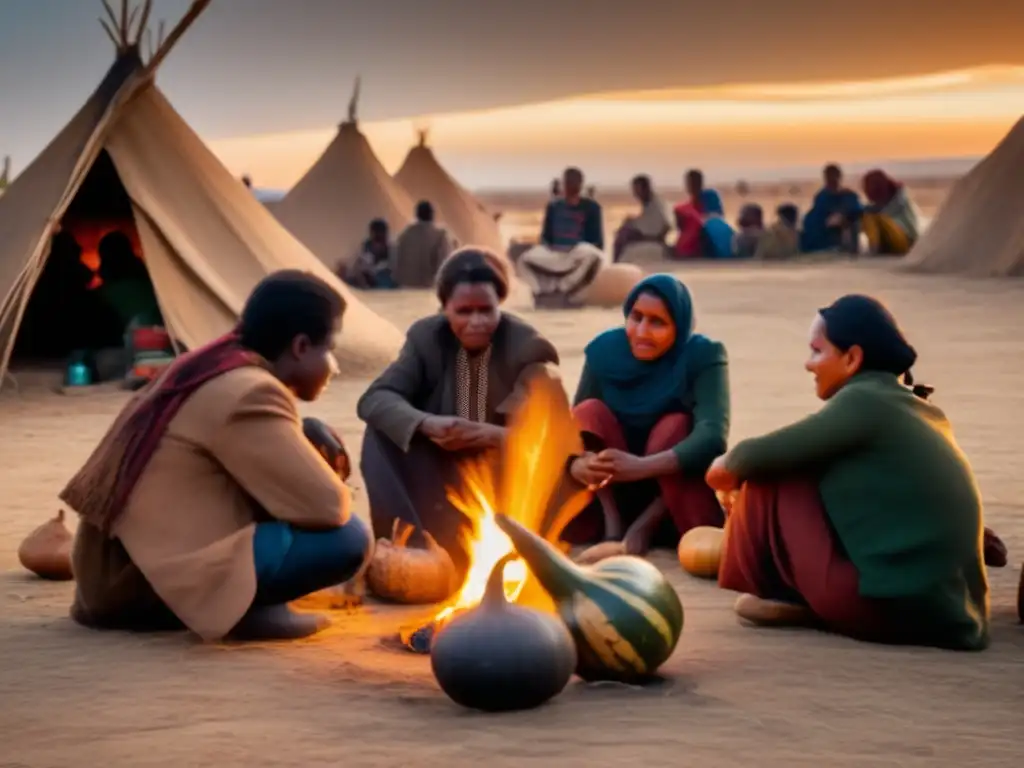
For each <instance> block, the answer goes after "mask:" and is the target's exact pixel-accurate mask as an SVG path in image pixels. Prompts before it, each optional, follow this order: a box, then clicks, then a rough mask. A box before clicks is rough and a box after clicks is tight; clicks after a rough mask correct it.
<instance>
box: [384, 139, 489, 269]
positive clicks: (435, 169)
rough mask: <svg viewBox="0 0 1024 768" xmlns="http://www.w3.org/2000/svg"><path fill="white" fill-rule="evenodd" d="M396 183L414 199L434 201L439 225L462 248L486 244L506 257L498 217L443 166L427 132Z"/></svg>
mask: <svg viewBox="0 0 1024 768" xmlns="http://www.w3.org/2000/svg"><path fill="white" fill-rule="evenodd" d="M395 180H396V181H398V182H399V183H400V184H401V185H402V187H403V188H404V189H405V190H406V191H408V192H409V194H410V195H411V196H412V198H413V199H414V200H416V201H419V200H428V201H430V203H431V204H432V205H433V206H434V211H435V212H436V213H437V219H438V223H440V224H442V225H444V226H445V227H447V229H448V231H450V232H451V233H452V234H453V235H454V236H455V238H456V239H457V240H458V241H459V245H482V246H485V247H487V248H490V249H491V250H493V251H494V252H495V253H498V254H500V255H504V253H505V246H504V244H503V243H502V241H501V231H500V230H499V229H498V222H497V221H495V219H494V215H493V214H492V213H491V212H490V211H488V210H487V208H486V207H485V206H484V204H483V203H481V202H480V201H479V200H477V199H476V198H475V197H474V196H473V195H472V193H471V192H469V190H467V189H466V188H465V187H463V186H462V185H461V184H459V182H457V181H456V180H455V179H453V178H452V177H451V175H450V174H449V173H448V172H447V171H446V170H445V169H444V167H442V165H441V163H439V162H438V160H437V156H436V155H434V152H433V150H432V149H431V148H430V147H429V146H428V145H427V134H426V131H421V132H420V137H419V143H418V144H417V145H416V146H415V147H413V148H412V149H410V150H409V154H408V155H406V157H405V162H403V163H402V167H401V168H399V169H398V173H396V174H395Z"/></svg>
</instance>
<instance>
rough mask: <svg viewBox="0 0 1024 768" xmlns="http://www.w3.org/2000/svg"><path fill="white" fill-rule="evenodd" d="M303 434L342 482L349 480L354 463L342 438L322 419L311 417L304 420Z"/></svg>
mask: <svg viewBox="0 0 1024 768" xmlns="http://www.w3.org/2000/svg"><path fill="white" fill-rule="evenodd" d="M302 432H303V434H304V435H305V436H306V439H307V440H309V442H310V443H312V445H313V447H314V448H316V450H317V453H319V454H320V456H321V457H322V458H323V460H324V461H326V462H327V465H328V466H329V467H330V468H331V469H333V470H334V471H335V472H337V473H338V477H340V478H341V480H342V482H344V481H345V480H348V478H349V476H350V475H351V474H352V462H351V460H350V459H349V456H348V451H347V450H345V443H344V441H343V440H342V439H341V436H340V435H339V434H338V433H337V432H335V431H334V429H333V428H332V427H330V426H328V425H327V424H325V423H324V422H323V421H321V420H320V419H314V418H309V417H307V418H305V419H303V420H302Z"/></svg>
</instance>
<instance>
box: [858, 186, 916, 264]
mask: <svg viewBox="0 0 1024 768" xmlns="http://www.w3.org/2000/svg"><path fill="white" fill-rule="evenodd" d="M864 196H865V197H866V198H867V200H868V204H867V205H866V206H865V207H864V214H863V216H862V217H861V227H862V228H863V230H864V234H865V235H867V238H868V247H869V248H870V250H871V253H874V254H877V255H884V256H903V255H905V254H907V253H909V252H910V249H911V248H912V247H913V245H914V243H915V242H917V236H918V232H919V230H918V221H917V210H916V209H915V208H914V204H913V203H912V202H911V201H910V198H909V197H908V196H907V189H906V187H904V186H903V184H901V183H900V182H898V181H896V180H894V179H893V178H891V177H890V176H889V175H888V174H887V173H886V172H885V171H881V170H878V169H876V170H873V171H868V172H867V173H866V174H865V175H864Z"/></svg>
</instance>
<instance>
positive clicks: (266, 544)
mask: <svg viewBox="0 0 1024 768" xmlns="http://www.w3.org/2000/svg"><path fill="white" fill-rule="evenodd" d="M344 309H345V303H344V300H343V299H342V298H341V296H339V295H338V294H337V292H336V291H335V290H334V289H333V288H331V286H329V285H328V284H327V283H325V282H323V281H321V280H319V279H318V278H316V277H314V276H312V275H311V274H308V273H305V272H299V271H297V270H286V271H282V272H276V273H273V274H271V275H269V276H268V277H266V278H264V279H263V280H262V281H261V282H260V283H259V284H258V285H257V286H256V288H255V290H254V291H253V292H252V294H251V296H250V297H249V299H248V301H247V302H246V304H245V307H244V308H243V310H242V316H241V321H240V323H239V325H238V328H237V330H236V331H234V332H233V333H230V334H228V335H227V336H224V337H222V338H220V339H218V340H216V341H214V342H212V343H211V344H209V345H208V346H206V347H203V348H201V349H197V350H194V351H192V352H189V353H186V354H185V355H183V356H181V357H179V358H178V359H177V360H176V361H175V362H174V363H173V364H172V365H171V366H170V368H169V369H168V370H167V371H166V372H165V373H164V374H163V375H162V376H161V377H160V378H159V379H158V380H157V381H156V382H154V383H153V384H152V385H151V386H150V387H148V388H147V389H145V390H143V391H142V392H141V393H140V394H139V395H138V396H137V397H136V398H135V399H133V400H132V401H130V402H129V404H128V405H127V406H126V407H125V409H124V410H123V411H122V412H121V414H120V415H119V416H118V417H117V419H116V420H115V421H114V424H113V425H112V427H111V428H110V431H109V432H108V433H107V434H106V436H105V437H104V438H103V440H102V441H101V442H100V444H99V446H98V447H97V448H96V450H95V451H94V452H93V454H92V455H91V456H90V457H89V459H88V460H87V461H86V463H85V465H84V466H83V467H82V468H81V469H80V470H79V472H78V473H77V474H76V475H75V477H74V478H73V479H72V480H71V481H70V482H69V483H68V485H67V487H66V488H65V489H64V491H63V492H62V493H61V499H62V500H63V501H64V502H65V503H67V504H68V505H69V506H70V507H71V508H72V509H74V510H75V511H76V512H78V514H79V515H80V516H81V521H80V523H79V526H78V531H77V533H76V537H75V543H74V547H73V550H72V563H73V570H74V573H75V581H76V593H75V602H74V605H73V607H72V617H73V618H74V619H75V620H76V621H78V622H79V623H81V624H85V625H88V626H94V627H103V628H119V629H131V630H146V629H171V628H181V627H187V628H188V629H190V630H192V631H193V632H195V633H196V634H198V635H199V636H200V637H202V638H203V639H205V640H218V639H221V638H225V637H231V638H232V639H244V638H264V639H269V638H291V637H300V636H305V635H308V634H311V633H313V632H316V631H317V630H319V629H320V628H322V627H323V626H324V620H323V618H322V617H320V616H316V615H312V614H293V613H292V612H291V611H290V610H289V609H288V607H287V603H288V602H289V601H291V600H295V599H297V598H299V597H302V596H303V595H306V594H308V593H311V592H314V591H317V590H320V589H324V588H327V587H331V586H333V585H336V584H340V583H342V582H345V581H346V580H348V579H350V578H351V577H352V576H354V575H355V574H356V573H358V572H359V571H360V569H361V568H362V566H363V564H364V563H365V562H366V561H367V558H368V556H369V551H370V544H371V541H370V537H369V534H368V531H367V529H366V526H365V525H364V524H363V523H362V522H360V521H359V520H358V519H357V518H355V517H353V516H352V510H351V497H350V493H349V490H348V488H347V487H346V486H345V483H344V478H345V477H347V474H348V466H347V464H348V462H347V460H346V458H345V455H344V450H343V446H342V445H341V441H340V439H338V438H337V436H336V435H334V433H333V432H331V431H330V430H329V429H320V430H316V429H312V428H311V425H310V424H309V423H307V424H306V425H304V424H303V422H302V421H300V419H299V414H298V409H297V405H296V401H297V400H304V401H311V400H315V399H316V398H317V397H318V396H319V395H320V393H321V392H322V391H323V389H324V387H325V386H326V384H327V381H328V379H329V378H330V376H331V375H332V373H333V371H334V366H335V364H334V358H333V357H332V350H333V348H334V339H335V337H336V336H337V335H338V333H340V328H341V320H342V315H343V313H344ZM306 433H308V434H310V435H311V436H313V435H315V434H316V433H319V434H321V435H323V434H326V435H328V439H326V440H322V441H320V442H319V444H317V445H316V446H314V444H313V443H312V442H311V441H310V440H309V439H308V438H307V437H305V436H304V435H305V434H306Z"/></svg>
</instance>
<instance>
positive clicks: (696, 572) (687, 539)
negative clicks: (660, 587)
mask: <svg viewBox="0 0 1024 768" xmlns="http://www.w3.org/2000/svg"><path fill="white" fill-rule="evenodd" d="M724 538H725V530H724V529H722V528H715V527H713V526H710V525H701V526H698V527H696V528H691V529H690V530H688V531H687V532H686V533H684V534H683V538H681V539H680V540H679V564H680V565H681V566H683V570H684V571H686V572H687V573H689V574H691V575H693V576H698V577H700V578H702V579H716V578H718V565H719V563H720V562H721V561H722V542H723V540H724Z"/></svg>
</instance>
